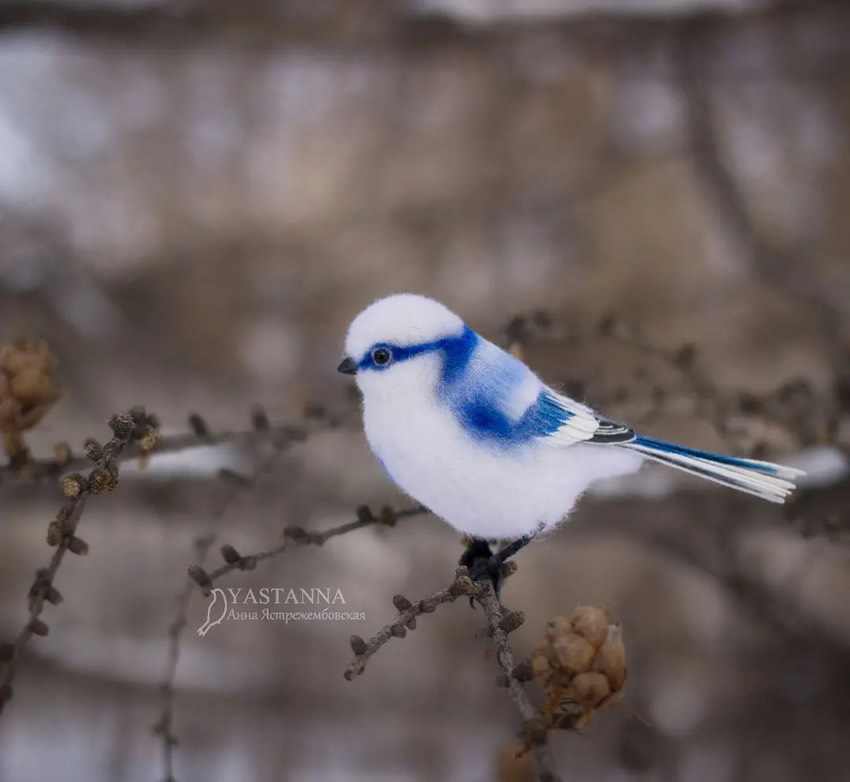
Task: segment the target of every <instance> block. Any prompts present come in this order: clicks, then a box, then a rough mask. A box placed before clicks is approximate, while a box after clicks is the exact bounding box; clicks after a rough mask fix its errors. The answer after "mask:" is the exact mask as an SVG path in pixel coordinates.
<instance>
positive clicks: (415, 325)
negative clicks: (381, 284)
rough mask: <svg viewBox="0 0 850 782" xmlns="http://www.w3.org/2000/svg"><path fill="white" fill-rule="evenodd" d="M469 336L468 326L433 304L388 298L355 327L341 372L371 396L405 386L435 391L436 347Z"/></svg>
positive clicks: (420, 298) (369, 309)
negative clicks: (354, 379)
mask: <svg viewBox="0 0 850 782" xmlns="http://www.w3.org/2000/svg"><path fill="white" fill-rule="evenodd" d="M465 332H466V327H465V326H464V323H463V321H462V320H461V319H460V318H459V317H458V316H457V315H455V314H454V313H453V312H451V311H450V310H448V309H446V307H444V306H443V305H442V304H440V303H439V302H437V301H434V300H433V299H429V298H427V297H426V296H416V295H414V294H410V293H400V294H396V295H394V296H387V297H386V298H384V299H379V300H378V301H376V302H375V303H374V304H371V305H369V306H368V307H367V308H366V309H365V310H363V311H362V312H361V313H360V314H359V315H358V316H357V317H356V318H355V319H354V321H353V322H352V323H351V326H349V329H348V335H347V336H346V339H345V358H344V359H343V361H342V363H341V364H340V365H339V367H338V370H339V371H340V372H343V373H345V374H350V375H356V377H357V385H358V386H359V387H360V390H361V391H362V392H363V394H364V396H366V397H368V396H370V395H374V394H378V393H395V392H398V391H400V390H402V389H403V388H404V387H405V386H417V385H418V386H419V387H422V386H423V385H426V386H433V384H434V383H435V382H436V380H437V377H438V368H439V366H440V365H439V357H438V352H439V350H435V347H436V346H438V343H441V341H442V340H457V339H458V338H462V337H463V336H464V334H465ZM470 333H471V332H470Z"/></svg>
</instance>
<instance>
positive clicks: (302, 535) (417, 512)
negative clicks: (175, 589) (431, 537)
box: [188, 505, 430, 595]
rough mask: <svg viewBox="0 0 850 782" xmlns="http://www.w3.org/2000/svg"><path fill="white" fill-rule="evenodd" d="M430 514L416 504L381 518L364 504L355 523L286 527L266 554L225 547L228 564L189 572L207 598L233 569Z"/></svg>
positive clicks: (195, 567)
mask: <svg viewBox="0 0 850 782" xmlns="http://www.w3.org/2000/svg"><path fill="white" fill-rule="evenodd" d="M429 512H430V511H429V510H428V509H427V508H426V507H424V506H422V505H415V506H413V507H410V508H403V509H402V510H398V511H396V510H393V509H392V508H391V507H389V506H388V505H385V506H384V507H382V508H381V510H380V511H379V512H378V515H377V516H376V515H375V514H373V513H372V511H371V509H370V508H369V506H368V505H361V506H360V507H359V508H358V509H357V519H355V520H354V521H349V522H346V523H345V524H340V525H339V526H337V527H331V528H330V529H326V530H325V531H324V532H312V531H308V530H305V529H303V528H302V527H287V528H286V529H285V530H284V531H283V536H284V540H283V542H282V543H280V544H279V545H277V546H274V547H272V548H270V549H266V550H264V551H258V552H256V553H254V554H246V555H244V556H243V555H242V554H240V553H239V552H238V551H236V549H235V548H234V547H233V546H230V545H224V546H222V548H221V554H222V557H223V558H224V560H225V564H224V565H222V566H221V567H219V568H216V569H215V570H213V571H212V572H211V573H207V572H206V570H204V569H203V568H202V567H200V566H199V565H190V566H189V569H188V573H189V577H190V578H191V579H192V580H193V581H194V582H195V583H196V584H197V585H198V586H199V587H200V588H201V591H202V592H203V593H204V594H205V595H208V594H210V590H211V589H212V585H213V584H214V583H215V582H216V581H218V579H220V578H221V577H222V576H224V575H226V574H227V573H230V572H231V571H233V570H253V569H254V568H255V567H256V566H257V563H258V562H260V561H261V560H264V559H271V558H272V557H276V556H278V555H280V554H283V553H284V552H285V551H289V550H290V549H292V548H296V547H299V546H309V545H313V546H321V545H323V544H324V543H325V542H326V541H328V540H330V539H331V538H336V537H339V536H340V535H345V534H347V533H349V532H354V531H355V530H358V529H363V528H364V527H371V526H375V525H381V524H383V525H386V526H390V527H391V526H393V525H394V524H395V523H396V521H398V520H399V519H405V518H410V517H413V516H422V515H424V514H426V513H429Z"/></svg>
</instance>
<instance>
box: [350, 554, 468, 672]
mask: <svg viewBox="0 0 850 782" xmlns="http://www.w3.org/2000/svg"><path fill="white" fill-rule="evenodd" d="M483 593H484V588H483V586H482V585H481V584H480V583H476V582H473V581H472V580H470V578H469V571H468V570H467V569H466V568H465V567H459V568H458V569H457V570H456V571H455V580H454V581H453V582H452V583H451V584H449V586H447V587H446V588H445V589H440V590H439V591H437V592H434V594H432V595H428V596H427V597H424V598H422V599H421V600H417V601H415V602H413V603H411V602H410V601H409V600H408V599H407V598H406V597H403V596H402V595H396V596H395V597H394V598H393V605H395V607H396V610H397V611H398V616H397V617H396V618H395V619H393V621H392V622H390V623H389V624H385V625H384V626H383V627H382V628H381V629H380V630H378V632H377V633H375V635H373V636H372V637H371V638H370V639H369V640H368V641H364V640H363V639H362V638H361V637H360V636H359V635H352V636H351V651H353V652H354V659H353V660H352V661H351V662H350V663H349V664H348V667H347V668H346V669H345V673H344V674H343V675H344V676H345V678H346V679H348V680H349V681H351V680H352V679H353V678H355V677H356V676H360V674H362V673H363V671H365V670H366V663H367V662H368V661H369V658H370V657H371V656H372V655H373V654H375V652H377V651H378V650H379V649H380V648H381V647H382V646H383V645H384V644H386V643H387V642H389V640H390V639H392V638H404V636H405V635H407V631H408V630H415V629H416V618H417V617H418V616H421V615H422V614H432V613H434V611H436V610H437V608H438V607H439V606H441V605H443V604H444V603H453V602H454V601H455V600H457V599H458V598H459V597H461V596H463V595H468V596H469V597H481V595H482V594H483Z"/></svg>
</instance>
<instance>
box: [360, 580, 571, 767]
mask: <svg viewBox="0 0 850 782" xmlns="http://www.w3.org/2000/svg"><path fill="white" fill-rule="evenodd" d="M463 596H468V597H472V598H475V599H477V600H478V602H479V603H480V604H481V606H482V607H483V609H484V614H485V615H486V617H487V632H486V635H487V636H489V637H490V638H492V639H493V644H494V645H495V647H496V657H497V659H498V661H499V665H500V666H501V667H502V670H503V671H504V673H505V677H506V679H507V686H508V691H509V693H510V696H511V700H513V702H514V703H515V704H516V706H517V709H518V710H519V713H520V716H521V717H522V720H523V730H522V737H523V738H524V740H525V742H526V744H527V745H528V746H529V747H531V749H532V750H533V752H534V756H535V760H536V762H537V768H538V774H539V779H540V780H541V782H560V779H561V777H560V775H559V774H558V771H557V769H556V768H555V763H554V761H553V759H552V756H551V753H550V752H549V749H548V747H547V741H548V735H549V734H548V730H547V727H546V723H545V721H544V719H543V716H542V715H541V714H540V712H539V711H538V710H537V709H536V708H535V707H534V705H533V704H532V702H531V699H530V698H529V697H528V693H527V692H526V691H525V689H524V687H523V686H522V684H521V682H520V681H519V680H518V679H517V678H516V677H515V676H514V669H515V668H516V663H515V662H514V655H513V650H512V649H511V645H510V641H509V640H508V634H509V633H511V632H513V631H514V630H516V629H517V628H518V627H520V625H522V623H523V622H524V621H525V617H524V615H523V614H522V613H521V612H519V611H513V612H509V613H505V611H504V608H503V607H502V605H501V603H500V602H499V600H498V598H497V597H496V595H495V593H494V592H493V588H492V586H491V585H490V582H489V581H472V580H471V579H470V578H469V571H468V570H467V568H465V567H463V566H461V567H459V568H458V569H457V570H456V571H455V578H454V581H453V582H452V583H451V584H449V585H448V586H447V587H446V588H445V589H440V590H439V591H437V592H434V593H433V594H431V595H428V596H427V597H424V598H422V599H421V600H416V601H413V602H411V601H410V600H408V599H407V598H406V597H404V596H402V595H396V596H395V597H394V598H393V605H394V606H395V607H396V610H397V611H398V616H396V618H395V619H393V620H392V621H391V622H389V623H387V624H385V625H384V626H383V627H382V628H381V629H380V630H378V632H377V633H375V635H373V636H372V637H371V638H370V639H369V640H368V641H365V640H363V639H362V638H361V637H360V636H359V635H353V636H351V650H352V651H353V652H354V659H353V660H352V661H351V662H350V663H349V664H348V666H347V667H346V669H345V672H344V674H343V675H344V676H345V678H346V679H348V680H349V681H351V680H352V679H354V678H356V677H357V676H360V675H361V674H362V673H363V672H364V671H365V670H366V664H367V663H368V661H369V659H370V658H371V657H372V655H373V654H375V653H376V652H377V651H378V650H380V649H381V648H382V647H383V646H385V645H386V644H387V643H389V642H390V641H391V640H392V639H393V638H404V637H405V636H406V635H407V631H408V630H415V629H416V620H417V618H418V617H419V616H421V615H422V614H431V613H433V612H434V611H436V610H437V608H438V607H439V606H441V605H444V604H446V603H453V602H454V601H455V600H457V599H458V598H459V597H463Z"/></svg>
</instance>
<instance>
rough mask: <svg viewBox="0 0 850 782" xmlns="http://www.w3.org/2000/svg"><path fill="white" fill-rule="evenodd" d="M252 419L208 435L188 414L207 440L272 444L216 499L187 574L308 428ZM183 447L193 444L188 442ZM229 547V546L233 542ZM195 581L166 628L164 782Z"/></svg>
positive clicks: (169, 769)
mask: <svg viewBox="0 0 850 782" xmlns="http://www.w3.org/2000/svg"><path fill="white" fill-rule="evenodd" d="M313 417H314V418H317V419H319V420H320V421H321V424H320V425H318V429H328V428H334V427H336V425H337V421H336V419H332V418H327V417H325V416H324V415H318V416H316V415H314V416H313ZM251 423H252V428H251V430H249V431H245V432H239V433H225V434H219V435H215V436H211V435H209V434H208V429H207V426H206V423H205V422H204V420H203V419H202V418H200V416H198V415H192V416H190V418H189V425H190V427H191V428H192V430H193V432H194V434H193V435H192V436H193V437H203V438H204V439H205V440H206V441H207V442H209V441H210V440H216V441H217V442H219V443H221V442H227V441H232V439H231V438H232V436H233V434H236V435H238V437H239V439H241V440H243V441H246V442H250V441H251V440H252V439H257V438H259V439H260V440H264V441H267V442H270V443H271V445H272V446H273V450H272V452H271V453H269V454H267V455H266V456H265V457H264V458H263V459H262V461H261V462H260V465H259V467H257V469H256V470H255V471H254V475H253V480H251V481H245V480H239V481H233V482H232V483H231V487H232V488H231V491H230V493H229V494H228V496H227V497H226V498H225V499H224V500H223V501H221V502H219V503H218V505H217V507H216V510H215V512H214V513H213V524H212V527H213V528H212V529H211V530H210V531H209V532H208V533H207V534H206V535H204V536H202V537H200V538H198V539H197V540H196V541H195V556H196V560H195V564H194V565H193V566H192V567H191V568H190V574H191V572H192V568H198V569H202V568H203V565H204V562H205V561H206V557H207V554H208V553H209V550H210V548H211V547H212V545H213V543H215V541H216V539H217V537H218V529H217V526H218V522H219V521H220V520H221V519H222V518H224V516H225V515H226V513H227V512H228V510H229V509H230V508H231V507H232V505H233V503H234V502H235V501H236V499H237V498H238V497H239V496H240V495H241V493H242V491H243V490H244V489H246V488H250V487H252V486H254V485H255V483H256V481H257V480H258V479H259V478H261V477H263V476H265V475H266V474H268V473H269V472H270V471H271V469H272V468H273V467H274V465H275V464H276V463H277V461H278V458H279V456H280V454H281V453H282V452H283V451H284V450H286V448H287V447H289V446H290V445H293V444H295V443H298V442H303V441H304V440H305V439H306V438H307V435H308V430H307V429H306V428H305V427H303V426H291V425H288V424H286V425H279V426H276V427H273V426H271V425H270V424H269V422H268V419H267V418H266V415H265V413H264V412H263V410H262V409H260V408H254V410H253V411H252V413H251ZM310 431H311V432H315V431H316V427H313V428H312V429H311V430H310ZM250 435H254V436H255V437H251V436H250ZM187 439H188V438H187ZM169 445H170V447H172V448H173V449H175V450H181V443H180V440H178V439H177V438H172V442H171V443H170V444H169ZM185 447H193V446H191V445H189V446H185ZM160 452H161V451H160ZM225 548H227V547H225ZM229 548H232V546H231V547H229ZM194 584H195V582H194V580H193V579H192V578H191V575H190V576H189V577H187V578H186V582H185V584H184V586H183V589H182V590H181V591H180V593H179V594H178V595H177V615H176V617H175V618H174V621H172V623H171V625H170V626H169V628H168V661H167V664H166V673H165V680H164V681H163V684H162V687H161V697H160V713H159V719H158V720H157V721H156V723H155V724H154V726H153V731H154V733H155V734H156V735H158V736H160V738H161V740H162V762H163V769H164V774H165V776H164V782H175V776H174V749H175V747H176V746H177V736H176V735H175V732H174V712H175V704H174V699H175V684H176V680H177V666H178V665H179V662H180V644H181V641H182V637H183V631H184V630H185V628H186V624H187V622H188V616H189V607H190V605H191V601H192V594H193V593H194Z"/></svg>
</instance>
